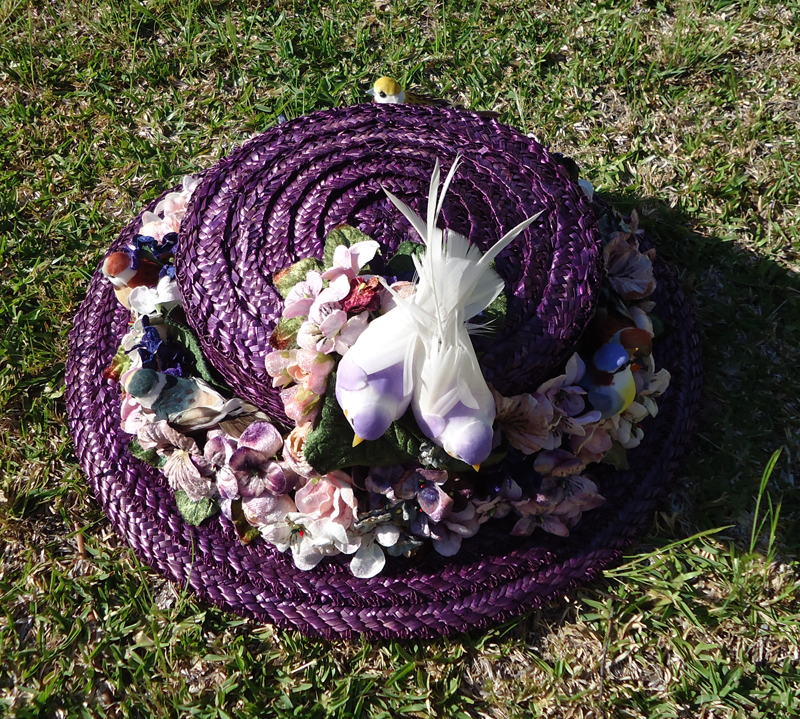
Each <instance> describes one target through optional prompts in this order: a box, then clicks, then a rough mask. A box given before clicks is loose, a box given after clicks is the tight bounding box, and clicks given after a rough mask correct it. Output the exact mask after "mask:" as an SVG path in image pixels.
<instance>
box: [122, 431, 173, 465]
mask: <svg viewBox="0 0 800 719" xmlns="http://www.w3.org/2000/svg"><path fill="white" fill-rule="evenodd" d="M128 451H129V452H130V453H131V454H132V455H133V456H134V457H136V459H141V460H142V461H143V462H147V464H149V465H150V466H151V467H156V468H157V469H161V467H163V466H164V465H165V464H166V463H167V458H166V457H162V456H161V455H160V454H159V453H158V452H156V450H155V448H153V449H145V448H144V447H142V445H141V444H139V440H138V439H136V438H135V437H134V438H133V439H132V440H131V441H130V442H128Z"/></svg>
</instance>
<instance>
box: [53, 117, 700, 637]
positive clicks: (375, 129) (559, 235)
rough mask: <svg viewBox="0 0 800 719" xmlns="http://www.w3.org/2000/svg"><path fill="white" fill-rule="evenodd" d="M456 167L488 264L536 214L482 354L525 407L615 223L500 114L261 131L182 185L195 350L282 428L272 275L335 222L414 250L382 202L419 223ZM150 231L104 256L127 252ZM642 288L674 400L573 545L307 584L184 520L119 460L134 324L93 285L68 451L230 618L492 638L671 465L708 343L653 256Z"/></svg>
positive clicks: (607, 558)
mask: <svg viewBox="0 0 800 719" xmlns="http://www.w3.org/2000/svg"><path fill="white" fill-rule="evenodd" d="M459 153H460V154H461V155H462V156H463V164H462V166H461V168H460V170H459V172H458V174H457V175H456V177H455V179H454V181H453V184H452V186H451V190H450V192H449V194H448V199H447V201H446V202H445V205H444V208H443V211H442V219H441V220H440V226H444V227H447V228H450V229H452V230H455V231H457V232H459V233H461V234H464V235H465V236H467V237H469V239H470V240H471V241H472V242H473V243H474V244H476V245H477V246H478V247H479V248H480V249H481V250H486V249H488V248H489V247H490V246H491V245H493V244H494V243H495V242H496V241H497V240H498V239H499V238H500V237H501V236H502V235H503V234H504V233H505V232H506V231H507V230H508V229H510V228H511V227H513V226H515V225H517V224H518V223H519V222H520V221H521V220H523V219H525V218H526V217H529V216H531V215H533V214H536V213H538V212H541V214H540V215H539V217H538V218H537V220H536V221H535V222H534V223H533V225H531V226H530V227H529V228H528V229H527V230H526V231H524V232H523V233H522V234H521V235H520V236H519V237H517V238H516V239H515V240H514V241H513V242H512V243H511V245H510V246H509V247H507V248H506V249H505V250H504V251H503V252H501V253H500V255H499V256H498V258H497V260H496V269H497V272H498V273H499V274H500V276H501V277H502V278H503V280H504V282H505V287H506V297H507V313H506V319H505V322H504V324H503V326H502V329H501V330H500V331H499V333H498V334H497V336H496V337H494V338H493V339H492V341H491V342H487V341H483V344H482V345H481V344H480V340H479V341H478V342H477V343H476V348H477V349H478V350H479V351H481V352H482V355H481V368H482V370H483V373H484V376H485V377H486V378H487V380H489V381H490V382H491V383H492V384H493V385H494V386H495V387H496V388H497V389H498V390H500V392H501V393H503V394H507V395H510V394H518V393H522V392H533V391H534V390H535V388H536V387H537V386H538V385H539V384H540V383H541V382H542V381H543V380H545V379H548V378H549V377H552V376H553V375H554V374H557V373H558V371H559V370H560V369H561V368H563V366H564V363H565V361H566V360H567V359H568V357H569V356H570V355H571V354H572V352H574V351H575V346H576V343H577V342H578V341H579V340H580V338H581V336H582V334H583V332H584V330H585V329H586V326H587V324H588V322H589V321H590V319H591V318H592V316H593V313H594V311H595V308H596V305H597V302H598V296H599V293H600V279H601V271H602V269H601V268H602V263H601V254H602V244H601V238H600V232H599V229H598V219H599V218H600V216H601V215H602V214H604V213H606V212H609V211H610V208H608V207H606V206H603V205H602V204H599V203H598V202H596V201H595V202H594V203H592V202H590V201H589V200H588V199H587V198H586V197H585V196H584V195H583V194H582V192H581V190H580V188H579V187H578V185H577V183H576V182H574V181H573V180H572V179H570V176H569V173H568V171H567V169H566V168H565V167H564V166H563V164H562V163H561V162H560V161H559V160H558V159H557V158H556V157H554V156H552V155H551V154H549V153H548V152H547V151H546V150H545V149H544V148H543V147H542V146H541V145H539V144H538V143H536V142H535V141H533V140H531V139H529V138H527V137H525V136H523V135H521V134H520V133H519V132H517V131H515V130H513V129H511V128H509V127H506V126H504V125H501V124H500V123H498V122H497V121H495V120H488V119H485V118H482V117H479V116H477V115H474V114H471V113H466V112H461V111H457V110H451V109H441V108H431V107H412V106H387V105H382V106H378V105H359V106H355V107H349V108H344V109H340V110H332V111H328V112H318V113H314V114H312V115H309V116H306V117H302V118H299V119H297V120H295V121H291V122H288V123H286V124H283V125H280V126H277V127H275V128H273V129H272V130H270V131H269V132H267V133H265V134H264V135H261V136H259V137H256V138H255V139H253V140H251V141H250V142H248V143H246V144H245V145H244V146H242V147H241V148H239V149H238V150H236V151H235V152H234V153H232V154H231V155H230V156H229V157H227V158H226V159H224V160H222V161H221V162H220V163H218V164H217V166H216V167H214V168H212V169H211V170H209V171H208V172H206V173H205V174H204V175H203V177H202V182H201V184H200V186H199V187H198V188H197V189H196V190H195V191H194V194H193V196H192V199H191V203H190V205H189V207H188V210H187V212H186V215H185V217H184V219H183V221H182V224H181V229H180V240H179V244H178V248H177V250H176V253H175V264H176V268H177V277H178V282H179V285H180V289H181V293H182V295H183V300H184V309H185V312H186V317H187V319H188V321H189V323H190V325H191V326H192V328H193V329H194V331H195V333H196V335H197V337H198V339H199V340H200V343H201V345H202V348H203V352H204V356H205V357H206V359H207V360H208V361H209V362H210V363H211V364H212V365H213V366H214V368H215V369H216V370H217V371H218V372H219V373H220V374H221V375H222V376H223V377H224V379H225V380H226V382H227V383H228V384H229V386H230V387H231V388H232V389H233V390H234V391H235V393H236V394H237V395H238V396H240V397H242V398H244V399H247V400H248V401H250V402H252V403H253V404H255V405H256V406H258V407H260V408H261V409H262V410H264V411H265V412H267V413H268V414H269V415H270V416H271V417H273V418H274V419H276V420H277V421H279V422H281V423H283V424H285V425H287V426H291V422H290V421H289V420H288V419H287V417H286V416H285V414H284V411H283V405H282V403H281V401H280V397H279V395H278V392H277V390H276V389H274V388H273V387H272V380H271V377H270V376H269V375H268V374H267V373H266V371H265V366H264V359H265V356H266V355H267V354H268V353H269V352H270V351H271V350H272V349H273V348H272V347H271V346H270V337H271V335H272V332H273V330H274V328H275V325H276V323H277V322H278V320H279V319H280V316H281V311H282V308H283V299H282V298H281V296H280V294H278V292H277V291H276V289H275V288H274V286H273V280H272V278H273V274H274V273H275V272H276V271H277V270H280V269H283V268H285V267H287V266H288V265H290V264H292V263H293V262H295V261H297V260H299V259H302V258H306V257H317V258H319V257H321V256H322V253H323V246H324V241H325V237H326V235H327V233H328V232H329V231H330V230H331V229H332V228H334V227H336V226H337V225H340V224H343V223H346V224H349V225H353V226H355V227H357V228H359V229H360V230H361V231H363V232H364V233H366V234H367V235H369V236H370V237H372V238H374V239H376V240H378V241H379V242H380V244H381V255H382V257H383V258H384V259H387V260H388V259H389V258H391V256H392V253H393V252H394V251H395V250H396V249H397V247H398V245H399V244H400V243H401V242H402V241H404V240H414V239H415V237H414V235H413V231H412V229H411V227H410V225H409V224H408V223H407V222H406V221H405V219H403V218H402V217H401V216H400V215H399V213H398V212H397V211H396V210H395V209H394V208H393V206H392V205H391V204H390V202H389V200H388V199H387V197H386V195H385V193H384V192H383V189H382V188H386V189H387V190H389V191H390V192H392V193H393V194H395V195H397V196H399V197H400V198H401V199H402V200H404V201H405V202H407V203H408V204H409V205H410V206H411V207H412V208H413V209H414V210H416V211H417V212H420V213H422V212H423V211H424V209H425V202H426V198H427V189H428V183H429V181H430V177H431V172H432V170H433V166H434V163H435V161H436V159H437V158H438V159H439V160H440V161H441V162H442V164H443V166H444V168H448V167H449V166H450V165H451V164H452V162H453V161H454V160H455V157H456V155H457V154H459ZM154 206H155V203H154V204H153V205H152V206H151V207H150V208H149V209H151V210H152V208H153V207H154ZM140 218H141V215H140V217H139V218H137V219H136V220H134V222H132V223H131V224H130V225H129V226H128V227H127V228H126V229H125V230H123V232H122V233H121V235H120V237H119V238H118V240H117V242H116V243H115V245H114V247H113V248H112V250H114V249H119V248H121V247H123V246H125V245H126V244H127V243H128V242H130V240H132V238H133V237H134V236H135V235H136V234H137V228H138V227H140V225H141V219H140ZM373 269H375V268H374V266H373ZM375 271H377V272H380V268H378V269H377V270H375ZM654 272H655V278H656V280H657V282H658V286H657V289H656V292H655V294H654V295H653V296H652V298H651V299H653V300H654V301H655V303H656V306H657V312H658V316H659V319H660V320H661V321H662V323H663V325H664V328H665V329H664V331H663V332H661V333H660V334H659V335H658V337H657V338H656V340H655V345H654V354H656V355H657V357H658V362H659V366H661V367H665V368H667V369H668V370H669V372H670V373H671V375H672V380H671V383H670V387H669V390H668V391H667V392H666V393H665V394H664V395H663V397H661V399H660V401H659V411H658V414H657V416H655V417H650V418H648V419H647V420H646V421H645V423H644V428H645V437H644V440H643V441H642V443H641V445H640V446H639V447H637V448H636V449H634V450H631V451H630V453H629V455H628V460H629V468H628V469H626V470H621V471H617V470H614V469H612V468H611V467H609V466H607V465H602V466H601V467H600V469H599V470H598V471H596V472H595V473H594V476H595V477H596V482H597V484H598V488H599V490H600V493H601V494H602V496H603V497H605V498H606V502H605V503H604V504H603V505H602V506H601V507H600V508H598V509H595V510H593V511H591V512H587V513H586V514H585V515H584V516H583V518H582V520H581V521H580V522H579V523H578V524H577V526H575V527H574V528H573V529H572V530H571V532H570V534H569V536H568V537H559V536H553V535H550V534H545V533H543V532H538V531H537V532H534V533H533V534H532V535H530V536H528V537H514V536H510V534H509V528H508V526H505V525H504V524H503V521H502V520H500V521H492V522H488V523H486V524H484V525H483V526H482V528H481V531H480V532H479V533H478V534H477V535H476V536H474V537H471V538H469V539H466V540H464V543H463V545H462V549H461V551H460V552H459V553H458V554H457V555H456V556H454V557H443V556H439V555H437V554H434V553H430V554H428V555H427V556H425V557H424V558H420V557H416V558H412V559H406V558H403V557H397V558H391V559H389V560H388V561H387V564H386V567H385V569H384V571H383V572H382V573H381V574H379V575H378V576H375V577H372V578H370V579H359V578H357V577H355V576H353V575H352V573H351V572H350V571H349V569H348V567H347V564H346V562H347V561H348V559H349V558H346V557H343V556H341V555H339V556H336V557H330V558H327V559H326V560H324V561H323V562H322V563H320V564H319V565H317V566H316V567H315V568H314V569H313V570H311V571H302V570H300V569H298V568H297V567H296V566H295V564H294V563H293V561H292V557H291V555H290V554H288V553H287V554H282V553H280V552H279V551H277V549H275V548H274V547H273V546H271V545H269V544H267V543H266V542H264V541H263V540H260V539H257V540H256V541H253V542H252V543H250V544H243V543H242V542H241V541H240V540H239V538H238V536H237V534H236V532H235V530H234V527H233V525H232V524H231V522H229V521H228V520H227V519H226V518H225V517H223V516H222V515H216V516H215V517H213V518H211V519H210V520H207V521H206V522H204V523H203V524H201V525H200V526H191V525H190V524H188V523H187V522H186V521H185V520H184V518H183V517H182V515H181V514H180V512H179V511H178V508H177V505H176V502H175V499H174V496H173V492H172V490H171V489H170V488H169V487H168V485H167V482H166V480H165V479H164V477H163V475H162V474H161V473H160V472H159V471H158V470H156V469H154V468H153V467H151V466H149V465H148V464H145V463H144V462H142V461H141V460H139V459H136V458H134V457H133V456H131V455H130V454H129V452H128V450H127V444H128V441H129V439H130V436H129V435H127V434H125V433H124V432H123V431H122V429H121V427H120V421H119V416H120V415H119V403H120V389H119V384H118V383H116V382H113V381H110V380H106V379H104V378H103V370H104V369H105V368H106V367H107V366H108V365H109V364H110V362H111V359H112V357H113V355H114V353H115V352H116V350H117V347H118V346H119V342H120V339H121V338H122V336H123V335H124V334H125V332H126V331H127V329H128V323H129V318H130V313H129V312H128V311H127V310H126V309H125V308H124V307H122V306H121V305H120V304H119V303H118V302H117V300H116V298H115V296H114V293H113V289H112V287H111V285H110V284H109V283H108V282H107V281H106V280H105V279H104V278H103V277H102V275H101V274H100V272H98V273H96V275H95V277H94V279H93V281H92V283H91V286H90V288H89V292H88V296H87V298H86V300H85V301H84V302H83V304H82V306H81V308H80V311H79V312H78V315H77V317H76V319H75V326H74V329H73V331H72V334H71V338H70V355H69V360H68V364H67V386H68V392H67V407H68V414H69V418H70V426H71V430H72V435H73V437H74V440H75V445H76V449H77V453H78V457H79V460H80V462H81V466H82V467H83V469H84V471H85V472H86V474H87V475H88V477H89V481H90V484H91V486H92V489H93V491H94V492H95V495H96V496H97V498H98V500H99V501H100V503H101V505H102V506H103V508H104V510H105V512H106V513H107V515H108V516H109V518H110V520H111V522H112V524H113V526H114V528H115V529H116V530H117V531H118V532H119V533H120V534H121V535H122V536H123V537H124V538H125V540H126V541H127V542H128V543H129V544H130V545H131V546H132V547H133V548H134V550H135V551H136V552H137V554H138V556H139V557H140V558H141V559H142V560H143V561H144V562H146V563H147V564H149V565H150V566H152V567H153V568H155V569H156V570H158V571H159V572H161V573H163V574H164V575H165V576H167V577H168V578H169V579H171V580H173V581H176V582H178V583H179V584H181V585H184V586H188V587H190V588H191V589H192V590H193V591H195V592H196V594H197V595H198V596H199V597H201V598H202V599H205V600H207V601H210V602H212V603H214V604H216V605H218V606H220V607H223V608H225V609H228V610H231V611H233V612H235V613H237V614H241V615H243V616H249V617H253V618H256V619H259V620H264V621H268V622H272V623H275V624H277V625H278V626H280V627H284V628H295V629H298V630H300V631H301V632H303V633H305V634H308V635H311V636H322V637H326V638H335V637H346V638H350V637H353V636H355V635H357V634H364V635H366V636H368V637H371V638H377V637H432V636H436V635H442V634H452V633H455V632H461V631H465V630H467V629H470V628H473V627H484V626H487V625H489V624H495V623H498V622H501V621H504V620H506V619H509V618H511V617H514V616H517V615H519V614H521V613H523V612H525V611H527V610H530V609H532V608H534V607H537V606H539V605H540V604H541V603H542V602H544V601H547V600H549V599H552V598H554V597H556V596H559V595H561V594H563V593H564V592H565V591H567V590H568V589H570V588H572V587H574V586H576V585H578V584H580V583H583V582H586V581H588V580H591V579H592V578H593V577H595V576H596V575H597V574H598V572H599V571H600V570H602V569H603V568H604V567H606V566H607V565H608V564H610V563H611V562H613V561H614V560H615V559H616V558H618V557H619V555H620V553H621V550H622V549H623V548H624V547H626V546H628V545H629V544H631V543H632V542H633V541H634V540H635V539H636V537H637V536H638V535H639V534H640V533H641V532H642V531H643V530H644V529H646V527H647V526H648V524H649V523H650V521H651V519H652V514H653V511H654V510H655V508H656V506H657V503H658V500H659V497H660V495H661V493H662V491H663V490H664V488H665V487H666V486H667V485H668V484H669V482H670V479H671V477H672V474H673V472H674V471H675V469H676V467H677V463H678V461H679V459H680V457H681V455H682V453H683V451H684V447H685V445H686V443H687V441H688V439H689V437H690V434H691V430H692V426H693V416H694V414H695V413H696V408H697V403H698V397H699V388H700V358H699V341H698V338H697V335H696V333H695V330H694V325H693V322H692V319H691V313H690V310H689V307H688V305H687V303H686V301H685V299H684V296H683V294H682V291H681V289H680V287H679V286H678V284H677V282H676V280H675V278H674V277H673V276H672V274H671V273H670V272H669V270H668V269H667V267H666V266H665V265H664V264H663V263H662V262H660V261H659V260H656V261H655V263H654Z"/></svg>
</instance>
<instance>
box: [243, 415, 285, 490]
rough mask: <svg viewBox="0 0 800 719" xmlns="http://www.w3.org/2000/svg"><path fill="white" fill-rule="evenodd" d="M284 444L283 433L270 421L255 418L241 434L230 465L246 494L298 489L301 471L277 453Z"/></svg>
mask: <svg viewBox="0 0 800 719" xmlns="http://www.w3.org/2000/svg"><path fill="white" fill-rule="evenodd" d="M282 447H283V437H281V434H280V432H278V430H277V429H275V427H273V426H272V425H271V424H270V423H269V422H253V424H251V425H250V426H249V427H248V428H247V429H246V430H245V431H244V432H243V433H242V436H241V437H239V444H238V447H237V448H236V450H235V451H234V452H233V453H232V454H231V457H230V459H229V461H228V468H229V469H230V471H231V472H232V473H233V476H234V477H235V478H236V481H237V484H238V487H239V494H240V496H242V497H245V498H249V497H260V496H262V495H264V494H268V493H269V494H286V493H287V492H290V491H291V490H292V489H294V486H295V483H296V480H297V475H296V474H295V473H294V472H293V471H292V470H291V469H290V468H289V467H288V466H287V465H284V464H280V463H278V462H275V461H274V459H273V457H274V456H275V455H276V454H277V453H278V451H279V450H280V449H281V448H282Z"/></svg>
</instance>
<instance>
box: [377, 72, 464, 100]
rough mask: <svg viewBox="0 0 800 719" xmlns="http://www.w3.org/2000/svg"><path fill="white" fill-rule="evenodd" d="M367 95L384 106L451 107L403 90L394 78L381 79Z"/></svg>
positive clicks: (433, 98)
mask: <svg viewBox="0 0 800 719" xmlns="http://www.w3.org/2000/svg"><path fill="white" fill-rule="evenodd" d="M367 95H372V98H373V100H374V101H375V102H378V103H380V104H382V105H402V104H406V105H436V106H438V107H450V106H451V103H449V102H447V100H441V99H439V98H436V97H428V96H426V95H421V94H419V93H417V92H413V91H412V90H409V91H408V92H406V91H405V90H403V88H402V86H401V85H400V83H399V82H397V80H395V79H394V78H393V77H386V76H384V77H379V78H378V79H377V80H375V84H374V85H373V86H372V87H371V88H370V89H369V90H367Z"/></svg>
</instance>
